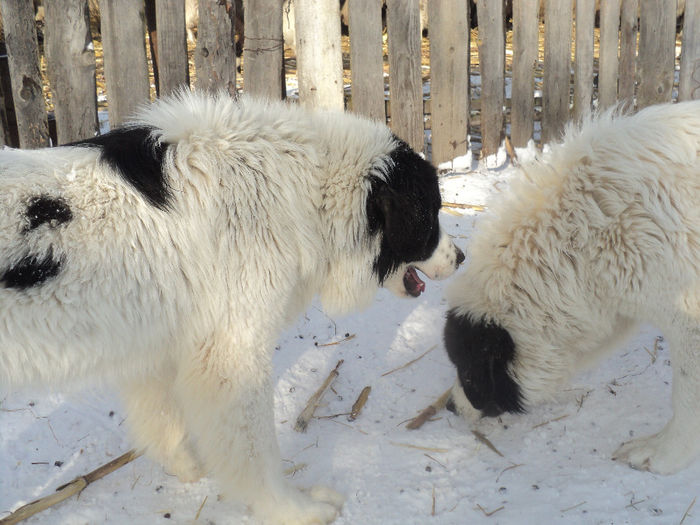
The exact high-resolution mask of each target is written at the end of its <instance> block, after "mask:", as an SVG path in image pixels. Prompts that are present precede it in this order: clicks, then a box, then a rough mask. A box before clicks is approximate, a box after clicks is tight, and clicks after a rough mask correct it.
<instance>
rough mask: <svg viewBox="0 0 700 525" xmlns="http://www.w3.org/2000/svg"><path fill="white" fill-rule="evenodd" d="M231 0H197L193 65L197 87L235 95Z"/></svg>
mask: <svg viewBox="0 0 700 525" xmlns="http://www.w3.org/2000/svg"><path fill="white" fill-rule="evenodd" d="M234 9H235V7H234V6H233V1H232V0H199V25H198V26H197V49H196V51H195V55H194V57H195V58H194V65H195V69H196V71H197V82H196V88H197V89H198V90H200V91H218V90H221V89H223V90H226V91H228V93H229V94H230V95H231V96H233V95H235V94H236V47H235V42H234V30H233V19H232V14H233V11H234Z"/></svg>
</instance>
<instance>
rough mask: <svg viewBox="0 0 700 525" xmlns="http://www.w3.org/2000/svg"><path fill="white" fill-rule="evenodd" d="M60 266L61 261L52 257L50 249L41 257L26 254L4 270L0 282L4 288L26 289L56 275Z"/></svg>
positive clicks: (61, 264)
mask: <svg viewBox="0 0 700 525" xmlns="http://www.w3.org/2000/svg"><path fill="white" fill-rule="evenodd" d="M61 266H63V262H62V261H61V260H58V259H54V257H53V251H52V250H49V252H48V253H47V254H46V255H45V256H44V257H43V258H41V259H39V258H38V257H36V256H34V255H27V256H26V257H24V258H22V259H20V260H19V261H17V262H16V263H15V264H13V265H12V266H10V267H9V268H8V269H7V270H5V272H4V273H3V274H2V276H0V282H1V283H2V284H3V285H5V287H6V288H14V289H16V290H26V289H27V288H32V287H33V286H38V285H40V284H42V283H44V282H45V281H47V280H48V279H51V278H52V277H56V276H57V275H58V274H59V272H60V271H61Z"/></svg>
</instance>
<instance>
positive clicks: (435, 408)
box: [406, 388, 452, 430]
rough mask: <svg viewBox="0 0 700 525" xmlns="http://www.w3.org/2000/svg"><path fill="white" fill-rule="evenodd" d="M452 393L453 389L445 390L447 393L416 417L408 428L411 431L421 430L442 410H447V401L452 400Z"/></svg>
mask: <svg viewBox="0 0 700 525" xmlns="http://www.w3.org/2000/svg"><path fill="white" fill-rule="evenodd" d="M450 392H452V388H448V389H447V390H445V392H444V393H443V394H442V395H441V396H440V397H439V398H438V399H437V401H435V402H434V403H432V404H431V405H429V406H428V407H427V408H425V409H424V410H423V411H422V412H421V413H420V414H418V415H417V416H416V417H414V418H413V419H412V420H411V421H410V422H409V423H408V425H406V428H407V429H409V430H416V429H417V428H420V427H422V426H423V423H425V422H426V421H428V420H429V419H430V418H431V417H433V416H434V415H435V414H437V413H438V412H439V411H440V410H442V409H443V408H445V405H446V404H447V400H448V399H450Z"/></svg>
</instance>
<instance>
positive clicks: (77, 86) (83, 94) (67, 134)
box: [44, 0, 98, 144]
mask: <svg viewBox="0 0 700 525" xmlns="http://www.w3.org/2000/svg"><path fill="white" fill-rule="evenodd" d="M45 9H46V19H45V21H46V25H45V35H44V36H45V40H44V51H45V53H46V65H47V72H48V76H49V83H50V84H51V93H52V95H53V105H54V114H55V116H56V136H57V139H58V143H59V144H65V143H67V142H75V141H77V140H81V139H86V138H90V137H94V136H95V134H97V132H98V124H97V93H96V84H95V48H94V46H93V44H92V35H91V34H90V19H89V12H88V3H87V0H64V1H63V2H61V4H60V5H59V4H58V3H56V2H46V4H45Z"/></svg>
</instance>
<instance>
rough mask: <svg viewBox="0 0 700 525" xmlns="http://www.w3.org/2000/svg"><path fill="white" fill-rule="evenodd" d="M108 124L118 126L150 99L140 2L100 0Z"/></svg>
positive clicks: (142, 10) (142, 6)
mask: <svg viewBox="0 0 700 525" xmlns="http://www.w3.org/2000/svg"><path fill="white" fill-rule="evenodd" d="M100 30H101V31H100V32H101V34H102V50H103V52H104V71H105V81H106V83H107V100H108V103H109V125H110V126H111V127H112V128H115V127H117V126H119V125H120V124H121V123H123V122H124V121H125V120H126V119H128V118H129V116H131V115H132V114H133V113H134V111H135V110H136V108H137V107H138V106H139V105H141V104H143V103H144V102H146V101H148V100H149V99H150V86H149V82H148V67H147V62H146V40H145V35H146V26H145V12H144V4H143V2H134V1H133V0H100Z"/></svg>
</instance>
